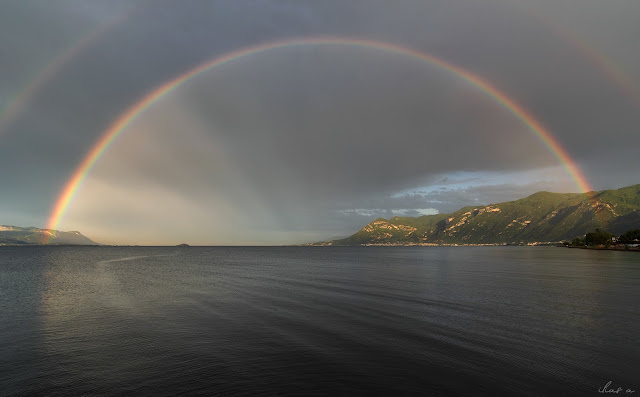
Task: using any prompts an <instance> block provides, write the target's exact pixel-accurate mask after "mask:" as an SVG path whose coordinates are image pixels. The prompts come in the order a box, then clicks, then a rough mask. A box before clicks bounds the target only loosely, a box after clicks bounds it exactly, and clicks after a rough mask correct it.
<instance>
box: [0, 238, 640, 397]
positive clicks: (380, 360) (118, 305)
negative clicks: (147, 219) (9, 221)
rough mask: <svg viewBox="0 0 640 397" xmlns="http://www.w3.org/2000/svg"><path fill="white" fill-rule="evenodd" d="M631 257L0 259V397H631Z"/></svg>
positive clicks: (636, 318)
mask: <svg viewBox="0 0 640 397" xmlns="http://www.w3.org/2000/svg"><path fill="white" fill-rule="evenodd" d="M639 305H640V254H637V253H627V252H601V251H587V250H577V249H576V250H570V249H563V248H552V247H530V248H529V247H468V248H467V247H421V248H418V247H416V248H409V247H394V248H386V247H385V248H382V247H368V248H340V247H334V248H328V247H327V248H325V247H285V248H208V247H207V248H204V247H203V248H198V247H191V248H173V247H0V395H6V396H14V395H15V396H18V395H47V396H69V395H122V394H131V395H140V396H142V395H148V396H163V395H175V394H182V395H185V394H188V395H216V394H222V395H273V394H279V395H328V394H344V395H354V394H373V393H374V392H383V393H385V394H387V395H426V396H431V395H434V396H437V395H468V396H482V395H492V396H500V395H530V396H544V395H594V396H596V395H603V394H600V393H598V389H599V388H602V387H603V386H604V385H605V384H606V383H607V382H609V381H612V383H611V386H610V387H609V389H616V388H617V387H623V388H624V389H625V390H624V391H622V392H621V394H620V395H623V394H625V391H626V389H627V388H630V389H635V390H637V391H636V392H635V393H633V394H631V393H629V394H627V395H638V396H640V376H639V375H640V308H639Z"/></svg>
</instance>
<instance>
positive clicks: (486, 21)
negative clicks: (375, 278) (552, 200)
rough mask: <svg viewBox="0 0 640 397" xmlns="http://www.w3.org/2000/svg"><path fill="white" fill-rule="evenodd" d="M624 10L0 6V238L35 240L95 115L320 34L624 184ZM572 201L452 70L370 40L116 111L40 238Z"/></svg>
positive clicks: (283, 235)
mask: <svg viewBox="0 0 640 397" xmlns="http://www.w3.org/2000/svg"><path fill="white" fill-rule="evenodd" d="M638 20H640V1H637V0H611V1H602V0H553V1H551V0H549V1H541V0H527V1H525V0H467V1H464V0H441V1H432V0H421V1H417V0H416V1H398V0H395V1H389V0H385V1H374V0H362V1H355V0H354V1H337V0H336V1H284V0H282V1H278V0H254V1H237V0H229V1H180V2H176V1H160V0H156V1H129V0H127V1H125V0H122V1H116V0H113V1H108V2H107V1H99V0H95V1H91V0H77V1H76V0H56V1H46V0H38V1H36V0H6V1H2V2H1V3H0V54H1V56H2V63H1V64H0V112H1V113H0V224H4V225H18V226H37V227H44V226H45V225H46V224H47V220H48V218H49V214H50V212H51V210H52V208H53V206H54V204H55V202H56V200H57V198H58V196H59V195H60V193H61V190H62V189H63V187H64V185H65V183H66V181H67V180H68V179H69V178H70V176H71V175H72V173H73V171H74V170H75V169H76V168H77V167H78V165H79V164H80V162H81V161H82V159H83V158H84V157H85V156H86V154H87V152H88V151H89V150H90V148H91V147H92V146H93V145H95V143H96V142H97V140H98V139H99V138H100V136H101V135H102V134H103V133H104V132H105V130H106V129H107V128H108V127H109V125H110V124H111V123H113V122H114V121H115V120H116V119H117V118H118V117H119V115H121V114H122V113H123V112H124V111H126V110H127V109H128V108H129V107H130V106H132V105H134V104H135V103H136V102H137V101H139V100H140V99H141V98H143V97H144V96H145V95H146V94H148V93H149V92H151V91H153V90H154V89H155V88H157V87H158V86H160V85H162V84H163V83H165V82H167V81H169V80H171V79H173V78H175V77H177V76H179V75H181V74H183V73H185V72H187V71H189V70H191V69H192V68H194V67H196V66H198V65H199V64H202V63H203V62H206V61H208V60H211V59H214V58H216V57H218V56H222V55H224V54H226V53H229V52H232V51H236V50H241V49H243V48H248V47H251V46H256V45H259V44H264V43H269V42H274V41H278V40H283V39H305V38H313V37H320V36H332V37H342V38H345V39H366V40H372V41H379V42H384V43H390V44H393V45H397V46H401V47H405V48H408V49H411V50H415V51H420V52H423V53H427V54H430V55H432V56H434V57H437V58H440V59H442V60H444V61H446V62H448V63H451V64H454V65H457V66H459V67H461V68H463V69H465V70H467V71H469V72H471V73H473V74H475V75H477V76H480V77H481V78H482V79H484V80H486V81H487V82H489V83H491V84H492V85H493V86H495V87H496V88H497V89H499V90H500V91H501V92H503V93H504V94H505V95H507V96H509V97H510V98H511V99H513V100H514V101H516V102H517V103H519V104H520V105H522V106H523V107H524V108H525V109H527V111H528V112H529V113H530V114H531V115H533V116H535V118H536V119H537V120H538V121H540V122H541V123H542V124H543V125H545V126H547V127H548V129H549V131H550V132H551V133H552V134H553V136H554V137H555V138H556V139H557V141H558V142H559V143H560V144H561V145H562V146H563V147H564V149H566V151H567V152H568V153H569V155H570V156H571V157H572V158H573V159H574V160H575V162H576V164H577V165H578V166H579V167H580V169H581V170H582V172H583V173H584V175H585V176H586V178H587V179H588V181H589V183H590V184H591V185H592V186H593V188H594V189H596V190H602V189H609V188H619V187H622V186H626V185H631V184H637V183H640V176H639V175H640V173H639V172H638V170H639V168H640V127H639V126H640V43H639V42H638V38H639V37H640V24H639V23H638ZM539 190H548V191H556V192H576V191H578V187H577V186H576V184H575V183H574V181H573V180H572V178H571V176H570V175H568V174H567V171H566V170H565V168H564V167H563V166H562V164H560V163H559V161H558V159H557V158H556V157H554V156H553V155H552V153H551V152H550V151H549V149H548V148H547V147H546V146H545V145H544V144H543V143H542V141H541V140H540V139H539V138H538V137H537V136H536V135H535V134H533V133H532V132H531V131H530V130H529V129H528V128H527V126H526V125H524V124H523V123H522V122H521V121H520V120H518V119H517V118H516V117H514V115H512V114H511V113H510V112H509V111H508V110H507V109H505V108H504V107H503V106H501V105H500V104H499V103H497V102H496V101H495V100H494V99H492V98H491V97H490V96H488V95H487V94H486V93H484V92H482V91H481V90H479V89H478V88H476V87H474V86H473V85H472V84H470V83H469V82H466V81H465V80H464V79H462V78H460V77H459V76H456V75H455V73H452V72H450V71H446V70H443V69H442V68H439V67H436V66H434V65H433V64H429V63H427V62H424V61H421V60H419V59H417V58H416V57H411V56H407V55H402V54H398V53H393V52H389V51H386V50H382V49H376V48H373V47H363V46H353V45H339V44H335V45H313V46H312V45H308V46H305V45H302V46H295V47H287V48H278V49H273V50H270V51H266V52H262V53H259V54H254V55H249V56H246V57H243V58H241V59H237V60H235V61H233V62H230V63H227V64H225V65H223V66H220V67H217V68H213V69H211V70H209V71H206V72H203V73H201V74H199V75H198V76H196V77H194V78H192V79H191V80H189V81H187V82H186V83H184V84H182V85H180V86H178V87H177V88H176V89H174V90H173V91H171V92H170V93H169V94H168V95H166V96H165V97H164V98H163V99H161V100H159V101H157V102H156V103H155V104H154V105H153V106H151V107H150V108H149V109H147V111H145V112H144V113H143V114H141V115H140V116H139V117H138V118H136V119H135V120H134V121H133V122H132V123H131V124H130V125H129V126H128V127H127V128H126V129H125V130H124V131H123V133H122V134H121V135H120V136H119V137H118V139H117V140H116V141H115V142H114V143H113V145H112V146H111V147H110V148H109V149H108V150H107V151H106V153H105V154H104V155H103V156H102V157H101V159H100V160H99V161H98V162H97V163H96V165H95V167H94V168H93V170H92V171H91V173H90V174H89V175H88V177H87V179H86V180H85V182H84V184H83V185H82V187H81V188H80V189H79V191H78V193H77V194H76V196H75V198H74V200H73V202H72V203H71V205H70V206H69V208H68V210H67V212H66V213H65V216H64V218H63V220H62V222H61V223H60V225H59V227H60V229H62V230H79V231H81V232H82V233H83V234H85V235H87V236H89V237H90V238H93V239H95V240H96V241H99V242H103V243H115V244H177V243H182V242H187V243H190V244H232V245H237V244H288V243H299V242H308V241H319V240H324V239H328V238H333V237H337V236H347V235H350V234H351V233H353V232H355V231H357V230H358V229H359V228H361V227H362V226H363V225H365V224H366V223H368V222H370V221H371V220H373V219H375V218H377V217H387V218H388V217H390V216H394V215H409V216H418V215H422V214H433V213H437V212H450V211H455V210H456V209H458V208H460V207H463V206H466V205H481V204H489V203H496V202H501V201H507V200H513V199H517V198H521V197H524V196H527V195H529V194H531V193H534V192H536V191H539Z"/></svg>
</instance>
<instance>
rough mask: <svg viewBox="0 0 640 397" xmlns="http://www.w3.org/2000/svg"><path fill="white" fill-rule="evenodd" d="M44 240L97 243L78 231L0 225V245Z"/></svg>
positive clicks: (86, 243)
mask: <svg viewBox="0 0 640 397" xmlns="http://www.w3.org/2000/svg"><path fill="white" fill-rule="evenodd" d="M45 236H46V239H45ZM44 241H46V243H44V244H47V245H99V244H98V243H96V242H95V241H93V240H91V239H90V238H88V237H86V236H84V235H82V233H80V232H78V231H72V232H63V231H60V230H54V229H40V228H37V227H19V226H9V225H1V226H0V245H30V244H32V245H39V244H43V242H44Z"/></svg>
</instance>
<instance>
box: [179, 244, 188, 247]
mask: <svg viewBox="0 0 640 397" xmlns="http://www.w3.org/2000/svg"><path fill="white" fill-rule="evenodd" d="M176 247H189V244H186V243H182V244H178V245H176Z"/></svg>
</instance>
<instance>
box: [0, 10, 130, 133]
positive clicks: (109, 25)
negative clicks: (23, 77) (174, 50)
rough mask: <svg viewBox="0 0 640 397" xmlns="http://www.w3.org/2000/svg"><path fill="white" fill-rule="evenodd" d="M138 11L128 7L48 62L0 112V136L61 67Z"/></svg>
mask: <svg viewBox="0 0 640 397" xmlns="http://www.w3.org/2000/svg"><path fill="white" fill-rule="evenodd" d="M138 9H140V6H139V5H135V6H130V7H128V8H126V9H125V10H124V11H123V12H120V13H118V14H117V15H116V16H114V17H113V18H111V19H109V20H108V21H106V22H104V23H102V24H100V25H99V26H98V27H97V28H95V29H94V30H92V31H91V33H89V34H88V35H86V36H84V37H83V38H82V39H80V40H78V41H77V42H76V43H75V44H73V45H72V46H70V47H69V48H67V50H65V51H63V52H62V53H60V54H59V55H57V56H56V57H55V58H53V60H52V61H51V62H49V63H48V64H47V65H46V66H45V67H44V68H43V69H41V70H40V72H39V73H37V74H36V75H35V77H33V78H32V79H30V80H29V82H28V84H26V85H25V86H23V88H22V89H21V90H19V91H18V93H17V94H16V95H15V96H14V98H13V100H12V101H10V102H9V103H8V104H7V106H5V108H4V109H1V110H0V135H2V133H3V132H4V131H5V129H6V128H7V127H8V126H10V125H11V124H12V123H13V121H14V120H15V119H16V118H17V117H18V116H20V115H21V114H22V113H23V112H24V111H25V109H27V106H28V104H29V102H30V101H31V100H32V99H33V98H34V97H35V96H36V95H37V93H38V92H39V91H40V90H41V89H42V87H45V86H46V85H47V83H48V82H50V81H51V80H53V78H54V77H55V76H56V75H57V74H58V73H60V71H61V70H62V68H63V66H64V65H66V64H67V63H69V62H70V61H71V60H72V59H73V58H75V57H76V56H78V55H79V54H80V53H82V52H83V51H85V50H87V49H88V48H89V47H90V46H91V45H92V44H93V43H95V42H96V41H97V40H98V39H99V38H100V37H102V36H104V35H105V34H106V33H107V32H108V31H110V30H112V29H113V28H114V27H116V26H117V25H119V24H121V23H122V22H124V21H125V20H127V19H128V18H129V17H131V15H133V13H134V12H136V11H137V10H138Z"/></svg>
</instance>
